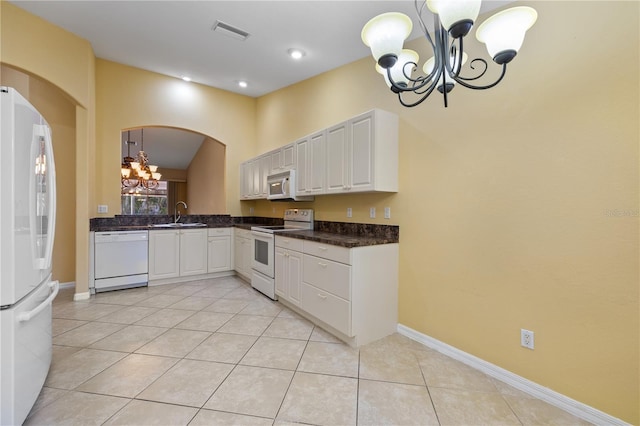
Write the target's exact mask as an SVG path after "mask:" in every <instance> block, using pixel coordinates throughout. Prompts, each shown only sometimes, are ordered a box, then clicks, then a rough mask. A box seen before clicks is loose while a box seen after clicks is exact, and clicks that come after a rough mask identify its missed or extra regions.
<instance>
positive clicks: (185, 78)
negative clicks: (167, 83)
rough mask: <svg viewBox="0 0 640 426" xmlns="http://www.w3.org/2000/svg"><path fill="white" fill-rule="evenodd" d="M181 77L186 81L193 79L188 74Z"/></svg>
mask: <svg viewBox="0 0 640 426" xmlns="http://www.w3.org/2000/svg"><path fill="white" fill-rule="evenodd" d="M181 78H182V79H183V80H184V81H187V82H189V81H191V77H188V76H186V75H183V76H182V77H181Z"/></svg>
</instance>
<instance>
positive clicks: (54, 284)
mask: <svg viewBox="0 0 640 426" xmlns="http://www.w3.org/2000/svg"><path fill="white" fill-rule="evenodd" d="M48 285H49V287H50V288H53V292H51V294H50V295H49V297H47V299H46V300H45V301H44V302H42V303H41V304H39V305H38V306H37V307H36V308H34V309H32V310H30V311H29V312H20V313H19V314H18V321H19V322H25V321H29V320H31V318H33V317H35V316H36V315H38V314H39V313H40V312H41V311H42V310H43V309H44V308H46V307H47V306H48V305H50V304H51V302H53V299H55V298H56V296H57V295H58V290H60V281H58V280H56V281H49V284H48Z"/></svg>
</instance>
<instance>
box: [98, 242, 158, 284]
mask: <svg viewBox="0 0 640 426" xmlns="http://www.w3.org/2000/svg"><path fill="white" fill-rule="evenodd" d="M94 256H95V258H94V268H95V269H94V271H95V272H94V273H95V275H94V277H95V291H96V292H101V291H109V290H117V289H122V288H130V287H142V286H146V285H147V284H148V282H149V231H116V232H96V235H95V250H94Z"/></svg>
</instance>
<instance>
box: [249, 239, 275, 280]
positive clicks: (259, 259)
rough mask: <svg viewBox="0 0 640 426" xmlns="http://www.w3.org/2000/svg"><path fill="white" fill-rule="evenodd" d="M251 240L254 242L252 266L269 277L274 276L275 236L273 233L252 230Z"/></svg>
mask: <svg viewBox="0 0 640 426" xmlns="http://www.w3.org/2000/svg"><path fill="white" fill-rule="evenodd" d="M251 241H252V244H253V257H252V259H251V268H252V269H253V270H254V271H258V272H260V273H261V274H264V275H266V276H267V277H269V278H273V277H274V274H273V273H274V269H275V268H274V264H273V262H274V253H273V246H274V242H275V240H274V238H273V234H272V233H268V232H260V231H251Z"/></svg>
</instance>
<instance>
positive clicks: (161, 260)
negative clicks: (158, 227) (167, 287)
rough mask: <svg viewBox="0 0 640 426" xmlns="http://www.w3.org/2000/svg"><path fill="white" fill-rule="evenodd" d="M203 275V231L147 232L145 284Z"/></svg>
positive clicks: (204, 270) (205, 263)
mask: <svg viewBox="0 0 640 426" xmlns="http://www.w3.org/2000/svg"><path fill="white" fill-rule="evenodd" d="M206 273H207V230H206V229H188V230H182V229H181V230H170V231H151V232H149V280H158V279H164V278H176V277H184V276H189V275H200V274H206Z"/></svg>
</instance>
